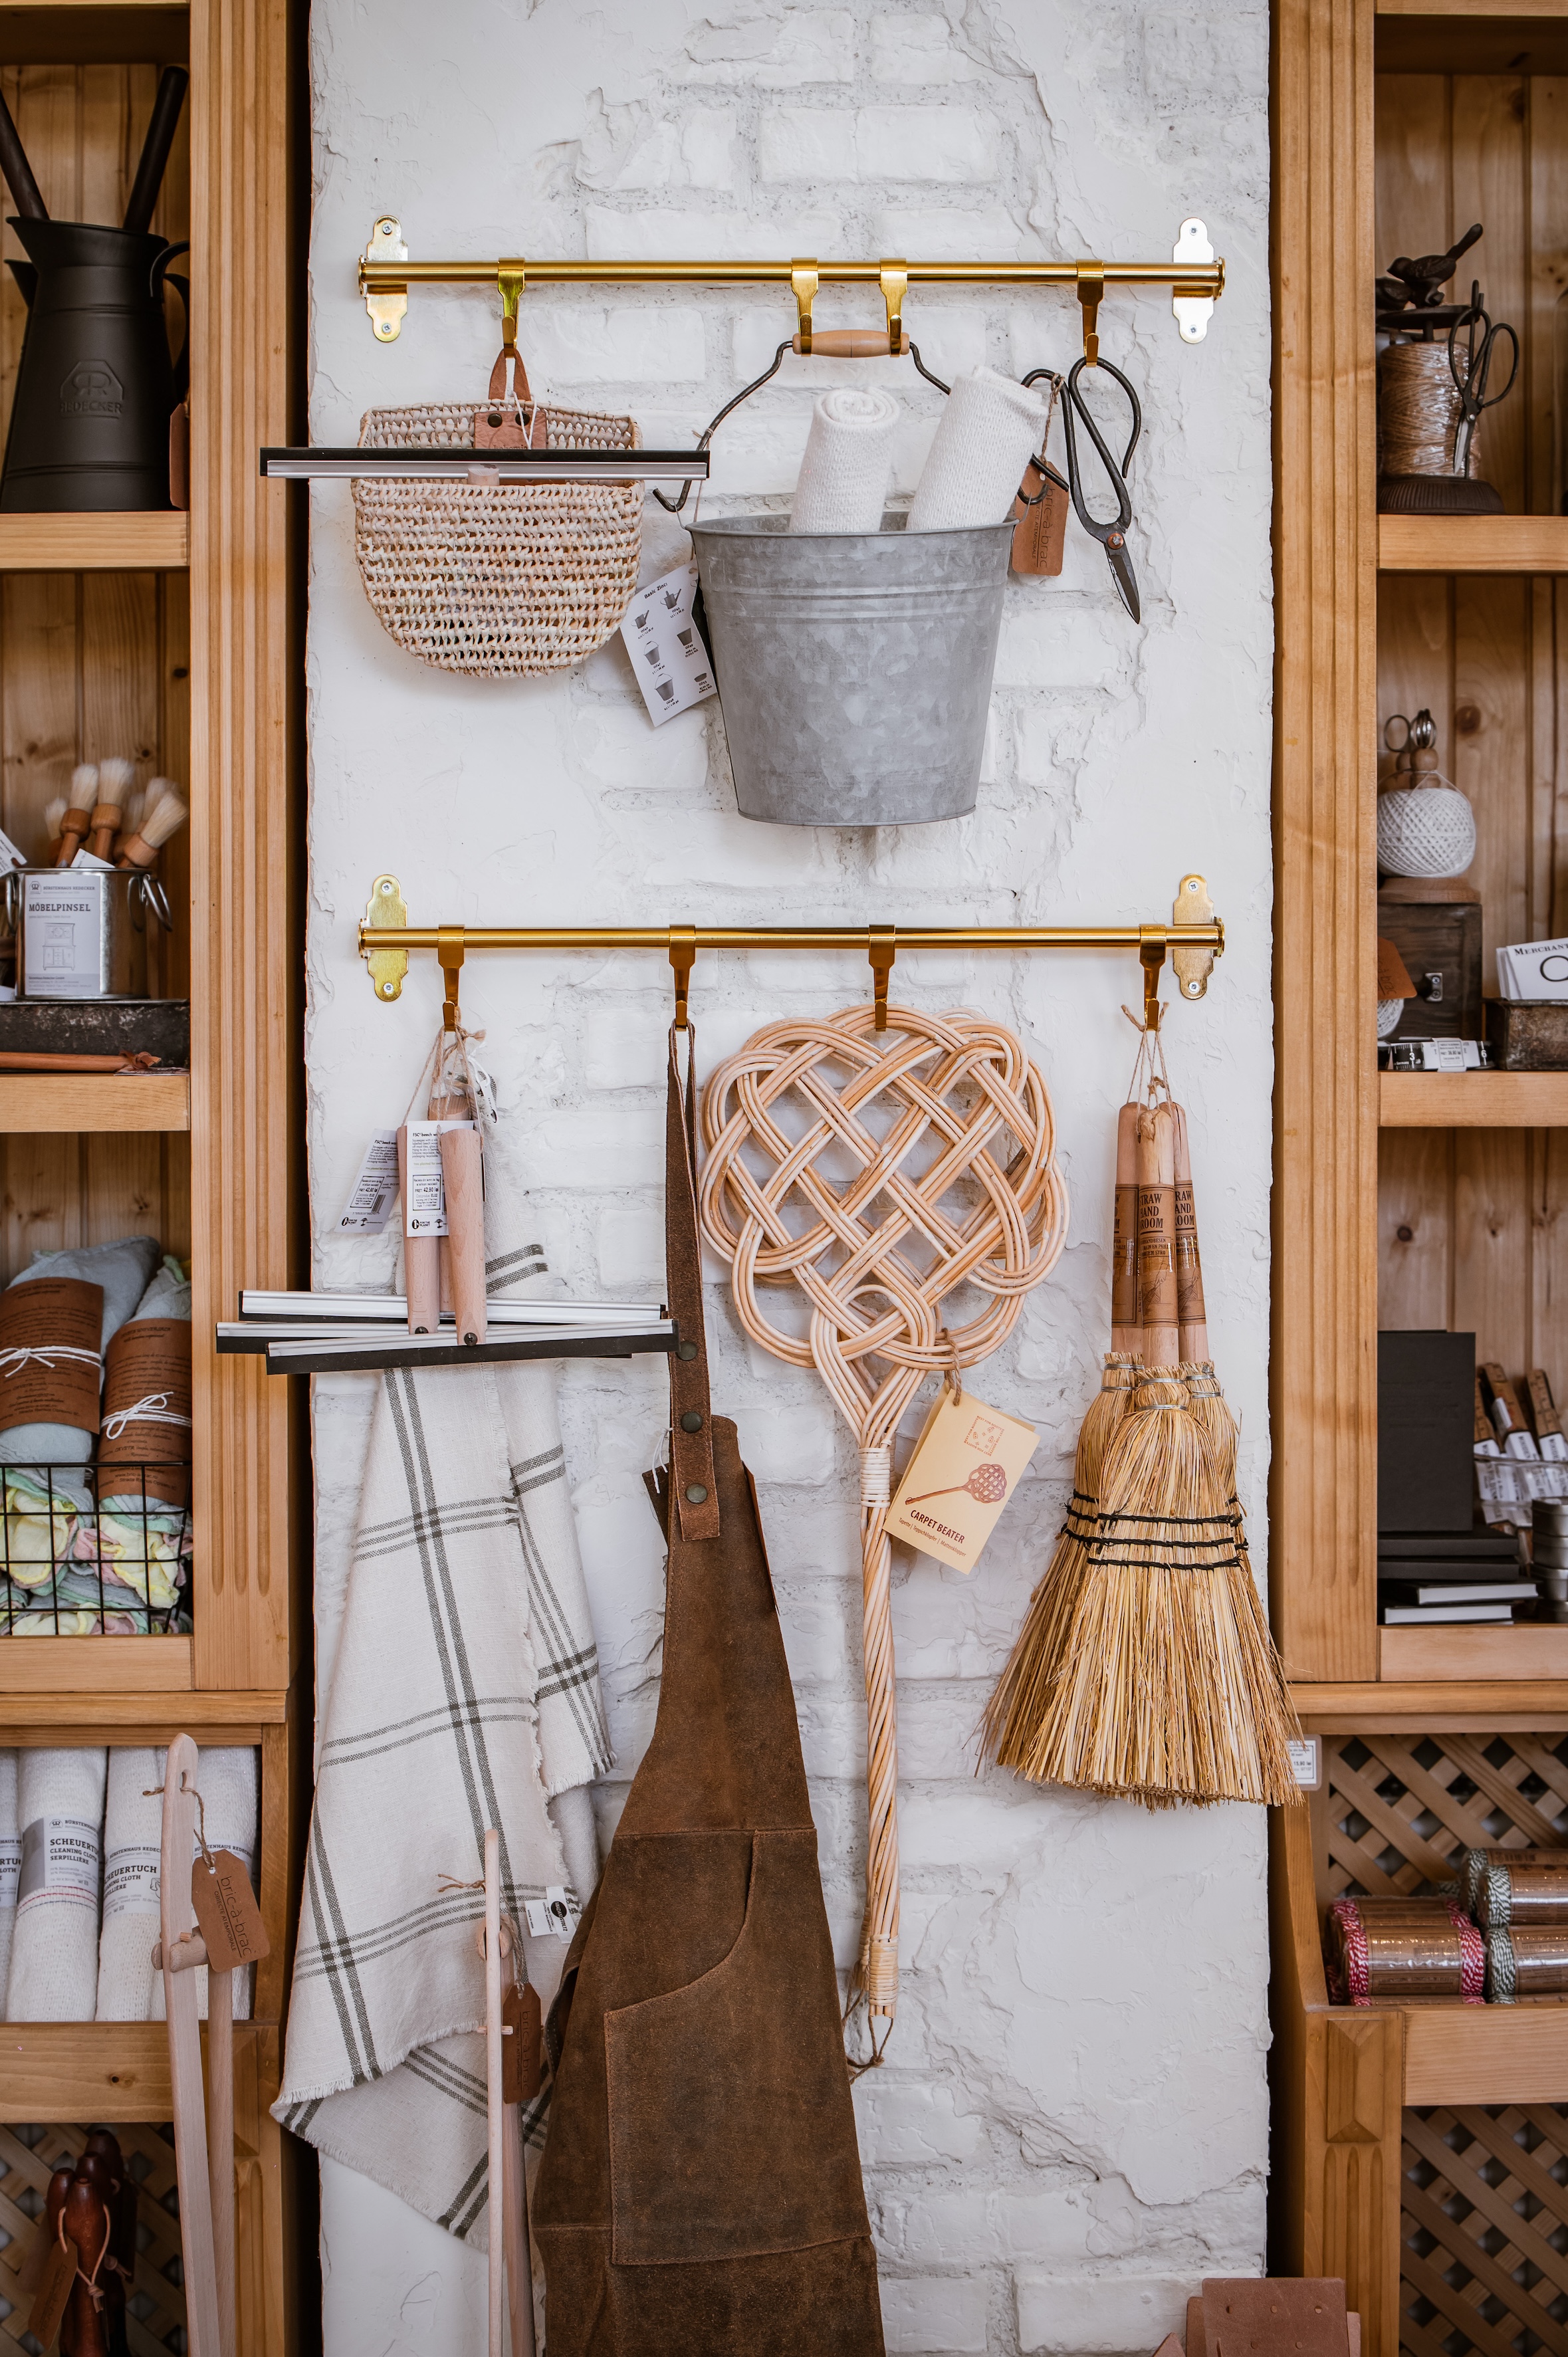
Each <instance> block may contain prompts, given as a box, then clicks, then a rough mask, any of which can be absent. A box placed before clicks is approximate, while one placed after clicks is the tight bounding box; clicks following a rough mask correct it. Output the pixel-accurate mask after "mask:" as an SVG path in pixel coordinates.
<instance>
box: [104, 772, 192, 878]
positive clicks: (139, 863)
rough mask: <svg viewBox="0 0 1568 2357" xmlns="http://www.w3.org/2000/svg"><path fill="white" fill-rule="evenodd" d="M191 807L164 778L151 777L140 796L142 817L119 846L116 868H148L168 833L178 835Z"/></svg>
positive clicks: (166, 839)
mask: <svg viewBox="0 0 1568 2357" xmlns="http://www.w3.org/2000/svg"><path fill="white" fill-rule="evenodd" d="M189 816H190V808H189V805H188V803H187V802H185V800H184V799H183V797H182V796H181V795H180V794H179V793H177V791H176V790H175V787H174V785H173V783H172V782H171V780H169V779H167V778H153V779H151V780H149V781H148V785H147V791H146V792H145V795H144V797H143V802H142V816H141V818H140V820H139V822H138V823H137V826H136V831H135V833H134V834H128V835H127V836H126V837H125V840H124V843H123V844H122V845H121V846H120V851H119V856H118V857H117V859H116V861H115V863H114V864H115V866H117V867H150V866H152V864H153V862H154V860H155V859H156V857H157V856H158V853H159V852H160V851H161V850H162V849H163V846H164V845H165V844H166V842H167V841H168V839H169V837H170V835H171V834H178V833H179V830H180V828H181V827H182V826H183V825H184V824H185V822H186V820H187V819H188V817H189Z"/></svg>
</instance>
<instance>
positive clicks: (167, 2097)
mask: <svg viewBox="0 0 1568 2357" xmlns="http://www.w3.org/2000/svg"><path fill="white" fill-rule="evenodd" d="M273 2038H274V2025H273V2024H272V2023H270V2022H264V2021H253V2022H252V2021H237V2022H236V2023H235V2024H234V2060H235V2062H236V2065H240V2064H241V2063H242V2062H244V2061H248V2060H249V2053H248V2051H247V2050H251V2049H253V2048H254V2047H255V2046H256V2045H257V2044H258V2043H261V2044H263V2046H264V2045H266V2044H267V2043H269V2042H270V2041H271V2040H272V2039H273ZM201 2043H202V2047H203V2049H204V2050H205V2048H206V2044H207V2030H206V2027H205V2025H203V2028H202V2033H201ZM173 2109H174V2090H173V2088H172V2086H171V2085H170V2083H169V2067H168V2029H167V2028H166V2024H165V2023H163V2022H161V2021H7V2022H5V2023H4V2024H0V2120H103V2121H106V2122H111V2123H112V2122H113V2121H115V2120H137V2121H153V2122H157V2121H161V2120H166V2119H167V2118H169V2116H170V2115H171V2113H172V2112H173Z"/></svg>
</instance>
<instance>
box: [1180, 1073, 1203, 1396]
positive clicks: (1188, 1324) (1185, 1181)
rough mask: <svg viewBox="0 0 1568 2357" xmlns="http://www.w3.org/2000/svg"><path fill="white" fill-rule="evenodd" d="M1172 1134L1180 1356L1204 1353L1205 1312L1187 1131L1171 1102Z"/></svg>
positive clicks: (1183, 1115) (1182, 1112)
mask: <svg viewBox="0 0 1568 2357" xmlns="http://www.w3.org/2000/svg"><path fill="white" fill-rule="evenodd" d="M1171 1119H1172V1123H1173V1125H1174V1130H1175V1137H1176V1160H1175V1171H1176V1322H1177V1325H1178V1328H1179V1330H1180V1340H1181V1354H1182V1357H1183V1358H1184V1359H1187V1360H1194V1359H1207V1358H1208V1311H1207V1310H1206V1309H1205V1308H1204V1305H1203V1262H1202V1260H1201V1259H1200V1257H1199V1255H1198V1249H1197V1206H1196V1205H1195V1203H1194V1201H1193V1194H1192V1149H1191V1146H1190V1143H1189V1141H1188V1138H1187V1114H1186V1112H1185V1110H1184V1109H1183V1107H1182V1106H1180V1105H1178V1104H1173V1105H1172V1107H1171Z"/></svg>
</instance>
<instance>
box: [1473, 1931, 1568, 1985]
mask: <svg viewBox="0 0 1568 2357" xmlns="http://www.w3.org/2000/svg"><path fill="white" fill-rule="evenodd" d="M1530 1996H1568V1924H1565V1923H1509V1924H1507V1925H1504V1924H1500V1923H1499V1924H1498V1925H1497V1926H1496V1928H1495V1929H1494V1930H1492V1931H1489V1932H1487V1997H1488V1999H1489V2000H1490V2002H1491V2003H1492V2004H1493V2005H1517V2004H1518V2003H1519V2000H1520V1997H1530Z"/></svg>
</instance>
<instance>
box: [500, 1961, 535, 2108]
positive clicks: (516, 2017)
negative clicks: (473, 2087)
mask: <svg viewBox="0 0 1568 2357" xmlns="http://www.w3.org/2000/svg"><path fill="white" fill-rule="evenodd" d="M501 2033H502V2034H501V2101H502V2103H503V2104H532V2101H533V2099H534V2097H535V2095H537V2094H538V2093H539V2090H540V2086H541V2084H542V2081H543V2077H544V2047H543V2041H544V2016H543V2014H542V2012H541V2011H540V2007H539V1991H538V1990H537V1989H536V1988H535V1987H534V1986H533V1983H532V1981H529V1982H527V1983H526V1984H525V1985H524V1986H522V1987H521V1988H519V1986H518V1985H517V1983H516V1982H515V1981H513V1982H512V1983H511V1984H510V1986H509V1987H508V1988H507V1990H506V1991H505V1993H504V1995H503V1996H502V1997H501Z"/></svg>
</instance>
